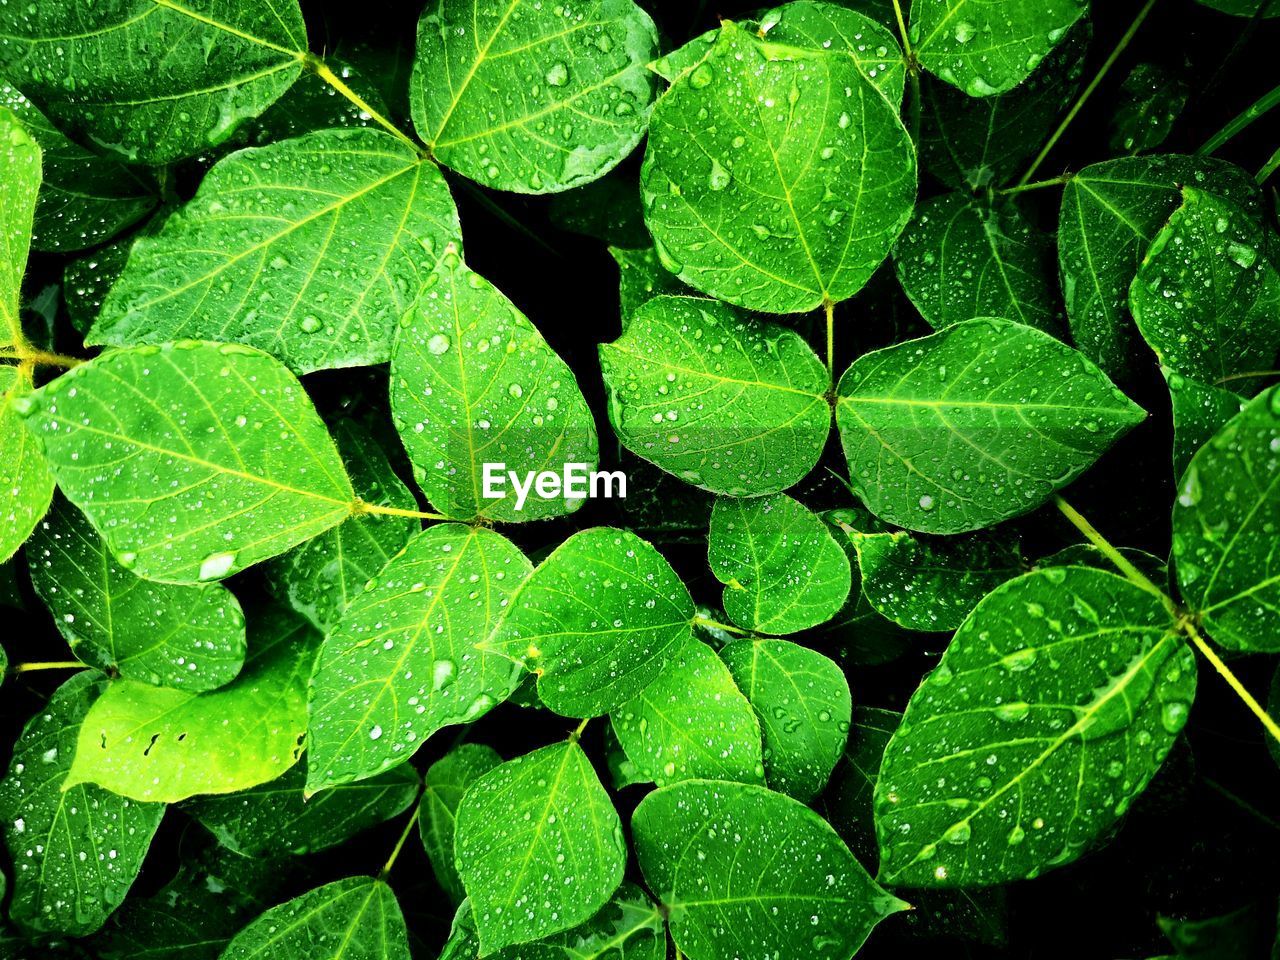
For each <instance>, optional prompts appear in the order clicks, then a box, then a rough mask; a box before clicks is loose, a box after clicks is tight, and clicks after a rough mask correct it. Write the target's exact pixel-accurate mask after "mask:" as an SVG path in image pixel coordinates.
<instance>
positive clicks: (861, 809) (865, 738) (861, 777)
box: [823, 706, 902, 865]
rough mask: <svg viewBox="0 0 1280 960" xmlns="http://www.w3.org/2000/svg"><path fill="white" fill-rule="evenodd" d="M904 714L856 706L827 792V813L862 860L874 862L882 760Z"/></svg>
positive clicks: (851, 848) (824, 798)
mask: <svg viewBox="0 0 1280 960" xmlns="http://www.w3.org/2000/svg"><path fill="white" fill-rule="evenodd" d="M901 720H902V714H900V713H896V712H894V711H893V710H882V709H880V708H879V707H861V706H860V707H855V708H854V710H853V724H852V726H851V727H850V730H849V743H848V745H847V746H846V747H845V750H844V756H843V757H841V758H840V762H839V763H838V764H837V765H836V769H835V773H833V774H832V775H831V783H830V785H829V786H828V787H827V790H826V792H825V793H824V794H823V808H824V809H825V811H826V817H827V819H828V820H829V821H830V822H831V825H832V826H833V827H835V829H836V832H837V833H838V834H840V836H841V838H842V839H843V840H844V842H845V843H847V844H849V849H850V850H852V851H853V852H854V854H855V855H856V856H857V857H858V859H859V861H860V862H862V863H869V864H872V865H874V864H875V863H876V860H877V859H878V857H879V847H878V846H877V844H876V832H875V818H874V809H875V805H874V800H873V798H874V794H875V789H876V778H877V777H878V776H879V775H880V761H881V760H882V759H884V748H885V747H886V746H888V744H889V738H890V737H892V736H893V732H894V731H895V730H897V729H898V723H899V722H900V721H901Z"/></svg>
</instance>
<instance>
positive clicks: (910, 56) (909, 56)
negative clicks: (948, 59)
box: [893, 0, 920, 76]
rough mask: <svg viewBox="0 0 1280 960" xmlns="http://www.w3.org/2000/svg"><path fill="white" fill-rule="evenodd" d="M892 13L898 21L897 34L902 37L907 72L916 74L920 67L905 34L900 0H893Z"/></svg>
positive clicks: (905, 19) (905, 29)
mask: <svg viewBox="0 0 1280 960" xmlns="http://www.w3.org/2000/svg"><path fill="white" fill-rule="evenodd" d="M893 15H894V17H895V18H896V19H897V21H898V36H899V37H901V38H902V53H903V56H904V57H905V58H906V61H907V72H908V73H910V74H912V75H913V76H918V75H919V73H920V67H919V65H918V64H917V63H916V58H915V54H914V53H913V52H912V51H911V38H910V37H909V36H908V35H907V18H906V17H904V16H903V15H902V3H901V0H893Z"/></svg>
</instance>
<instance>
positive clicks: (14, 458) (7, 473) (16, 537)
mask: <svg viewBox="0 0 1280 960" xmlns="http://www.w3.org/2000/svg"><path fill="white" fill-rule="evenodd" d="M0 136H3V131H2V130H0ZM2 180H3V178H2V177H0V181H2ZM2 189H3V188H2V187H0V190H2ZM0 269H2V268H0ZM31 387H32V383H31V379H30V375H29V374H27V373H26V372H25V371H23V370H22V369H20V368H18V367H9V366H0V450H3V451H4V459H3V461H0V561H3V560H8V559H9V558H10V557H11V556H13V554H14V553H15V552H16V551H17V549H18V548H19V547H20V546H22V544H23V542H24V541H25V540H26V539H27V538H28V537H29V536H31V531H32V530H34V529H35V527H36V524H38V523H39V522H40V518H41V517H43V516H44V514H45V511H46V510H48V509H49V503H50V501H51V500H52V499H53V474H52V473H51V472H50V470H49V465H48V464H47V463H46V462H45V458H44V453H43V452H42V451H41V449H40V444H39V442H38V441H37V440H36V438H35V437H33V436H31V434H30V433H28V432H27V430H26V428H25V427H24V426H23V423H22V418H21V414H20V413H19V409H18V407H19V406H21V405H23V404H25V403H26V402H27V398H26V394H27V392H28V391H30V390H31Z"/></svg>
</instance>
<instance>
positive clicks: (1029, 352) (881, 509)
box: [836, 318, 1144, 534]
mask: <svg viewBox="0 0 1280 960" xmlns="http://www.w3.org/2000/svg"><path fill="white" fill-rule="evenodd" d="M837 393H838V400H837V403H836V423H837V425H838V426H839V428H840V437H841V440H842V441H843V444H844V452H845V457H846V458H847V459H848V461H849V479H850V483H851V485H852V487H853V489H854V491H855V492H856V493H857V495H858V496H859V497H860V498H861V499H862V501H863V502H864V503H865V504H866V505H867V507H868V508H869V509H870V510H871V511H872V512H873V513H874V514H875V515H876V516H878V517H880V518H881V519H883V520H887V521H889V522H890V523H894V524H897V525H898V526H902V527H906V528H907V529H908V530H917V531H919V532H921V533H948V534H949V533H962V532H964V531H967V530H976V529H979V528H982V527H988V526H991V525H992V524H995V523H998V522H999V521H1001V520H1006V519H1008V518H1010V517H1016V516H1018V515H1019V514H1023V513H1026V512H1027V511H1029V510H1032V509H1034V508H1035V507H1037V506H1039V505H1040V504H1041V503H1043V502H1044V501H1045V500H1046V499H1048V498H1049V496H1050V495H1051V494H1052V493H1053V492H1054V491H1055V490H1058V489H1060V488H1062V487H1064V486H1066V485H1067V484H1068V483H1070V482H1071V481H1072V480H1073V479H1074V478H1075V477H1076V476H1078V475H1079V474H1080V473H1081V472H1083V471H1084V470H1085V469H1086V468H1087V467H1089V466H1090V465H1091V464H1092V463H1093V461H1094V460H1096V459H1097V458H1098V457H1100V456H1101V455H1102V454H1103V453H1104V452H1105V451H1106V450H1107V448H1108V447H1110V446H1111V445H1112V444H1113V443H1114V442H1115V441H1116V440H1117V439H1118V438H1119V437H1120V436H1122V435H1123V434H1124V433H1126V432H1127V431H1128V430H1129V429H1130V428H1131V427H1133V426H1134V425H1135V424H1137V423H1139V422H1141V420H1142V418H1143V416H1144V414H1143V412H1142V410H1141V409H1140V408H1139V407H1137V406H1136V405H1135V404H1134V403H1133V402H1132V401H1130V400H1129V399H1128V398H1127V397H1125V395H1124V394H1123V393H1121V392H1120V391H1119V390H1118V389H1116V387H1115V386H1114V385H1113V384H1112V383H1111V381H1109V380H1108V379H1107V378H1106V376H1105V375H1104V374H1103V373H1102V372H1101V371H1100V370H1099V369H1098V368H1097V367H1095V366H1094V365H1093V364H1092V363H1091V362H1089V360H1087V359H1085V357H1084V356H1083V355H1081V354H1079V353H1077V352H1076V351H1075V350H1072V349H1071V348H1070V347H1068V346H1066V345H1065V344H1063V343H1061V342H1060V341H1058V340H1055V339H1054V338H1053V337H1050V336H1049V335H1048V334H1045V333H1042V332H1040V331H1039V330H1034V329H1032V328H1030V327H1024V326H1022V325H1020V324H1016V323H1011V322H1010V321H1007V320H1000V319H994V318H978V319H975V320H969V321H965V322H963V323H957V324H954V325H952V326H950V327H948V328H947V329H945V330H943V331H941V332H939V333H935V334H933V335H932V336H929V337H925V338H923V339H921V340H912V341H908V342H906V343H902V344H898V345H897V346H893V347H887V348H886V349H884V350H876V351H874V352H872V353H869V354H866V355H864V356H862V357H860V358H859V359H858V360H856V361H855V362H854V364H853V366H851V367H850V368H849V369H848V370H847V371H845V374H844V376H843V377H842V378H841V379H840V386H839V389H838V390H837Z"/></svg>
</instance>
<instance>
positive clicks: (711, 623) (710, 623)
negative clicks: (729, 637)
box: [693, 616, 751, 637]
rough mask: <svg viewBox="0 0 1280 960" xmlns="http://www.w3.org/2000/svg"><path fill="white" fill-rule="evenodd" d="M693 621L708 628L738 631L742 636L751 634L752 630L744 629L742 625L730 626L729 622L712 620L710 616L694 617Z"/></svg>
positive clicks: (696, 624) (731, 631)
mask: <svg viewBox="0 0 1280 960" xmlns="http://www.w3.org/2000/svg"><path fill="white" fill-rule="evenodd" d="M693 623H694V625H695V626H699V627H706V628H707V629H708V630H723V631H724V632H725V633H736V634H738V635H739V636H742V637H749V636H751V631H750V630H743V629H742V628H741V627H734V626H730V625H729V624H727V623H721V622H720V621H719V620H712V619H711V618H710V617H701V616H697V617H694V618H693Z"/></svg>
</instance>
